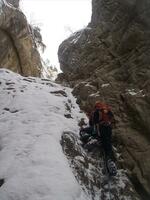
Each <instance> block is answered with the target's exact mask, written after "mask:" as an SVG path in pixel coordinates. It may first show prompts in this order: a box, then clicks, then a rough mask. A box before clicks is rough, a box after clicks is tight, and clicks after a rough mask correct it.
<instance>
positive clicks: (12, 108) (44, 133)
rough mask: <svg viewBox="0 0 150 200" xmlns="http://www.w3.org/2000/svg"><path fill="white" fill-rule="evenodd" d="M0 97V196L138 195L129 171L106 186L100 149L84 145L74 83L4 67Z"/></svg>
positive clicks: (94, 198) (66, 199)
mask: <svg viewBox="0 0 150 200" xmlns="http://www.w3.org/2000/svg"><path fill="white" fill-rule="evenodd" d="M0 97H1V98H0V130H1V131H0V200H51V199H54V200H99V199H102V200H106V199H109V198H110V197H111V199H112V198H113V199H120V200H139V196H138V195H137V193H136V192H135V190H134V188H133V186H132V184H131V182H130V181H129V180H128V178H127V176H126V172H125V170H118V174H117V176H116V177H115V178H112V179H111V180H110V182H109V186H108V177H107V176H106V175H104V174H103V173H102V169H103V161H102V155H101V151H100V150H98V149H97V151H95V152H93V153H87V152H86V151H85V150H84V149H83V148H82V146H81V142H80V140H79V137H78V132H79V126H78V124H79V122H80V120H81V119H82V118H85V115H84V114H83V113H82V112H81V111H80V109H79V107H78V105H77V104H76V99H75V98H74V97H73V96H72V94H71V89H70V88H66V87H62V86H60V85H57V84H55V83H53V82H50V81H49V80H47V79H39V78H33V77H28V78H25V77H22V76H20V75H18V74H15V73H13V72H11V71H9V70H6V69H0ZM85 120H86V118H85ZM118 156H119V155H118ZM71 168H72V169H71ZM109 191H110V192H109Z"/></svg>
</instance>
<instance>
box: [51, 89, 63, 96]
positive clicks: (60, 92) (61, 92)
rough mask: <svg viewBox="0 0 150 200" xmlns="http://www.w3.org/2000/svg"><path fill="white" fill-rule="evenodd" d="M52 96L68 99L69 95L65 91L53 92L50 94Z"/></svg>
mask: <svg viewBox="0 0 150 200" xmlns="http://www.w3.org/2000/svg"><path fill="white" fill-rule="evenodd" d="M50 93H51V94H56V95H58V96H60V95H61V96H64V97H67V94H66V92H65V91H63V90H58V91H52V92H50Z"/></svg>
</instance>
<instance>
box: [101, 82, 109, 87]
mask: <svg viewBox="0 0 150 200" xmlns="http://www.w3.org/2000/svg"><path fill="white" fill-rule="evenodd" d="M109 85H110V84H109V83H105V84H102V85H101V87H102V88H104V87H108V86H109Z"/></svg>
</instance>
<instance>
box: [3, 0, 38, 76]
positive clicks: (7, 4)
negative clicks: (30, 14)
mask: <svg viewBox="0 0 150 200" xmlns="http://www.w3.org/2000/svg"><path fill="white" fill-rule="evenodd" d="M0 67H1V68H8V69H11V70H12V71H14V72H17V73H20V74H22V75H24V76H30V75H31V76H39V75H40V69H41V67H42V65H41V60H40V55H39V53H38V51H37V48H36V45H35V42H34V40H33V36H32V34H31V30H30V27H29V25H28V22H27V19H26V17H25V15H24V14H23V13H22V12H21V10H20V9H19V0H7V1H3V0H1V3H0Z"/></svg>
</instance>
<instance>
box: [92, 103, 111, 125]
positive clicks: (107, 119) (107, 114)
mask: <svg viewBox="0 0 150 200" xmlns="http://www.w3.org/2000/svg"><path fill="white" fill-rule="evenodd" d="M95 109H96V110H100V111H101V116H100V118H101V120H100V124H111V123H112V122H113V120H114V115H113V113H112V110H111V107H110V106H108V105H107V104H105V103H100V102H99V103H97V104H96V105H95Z"/></svg>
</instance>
